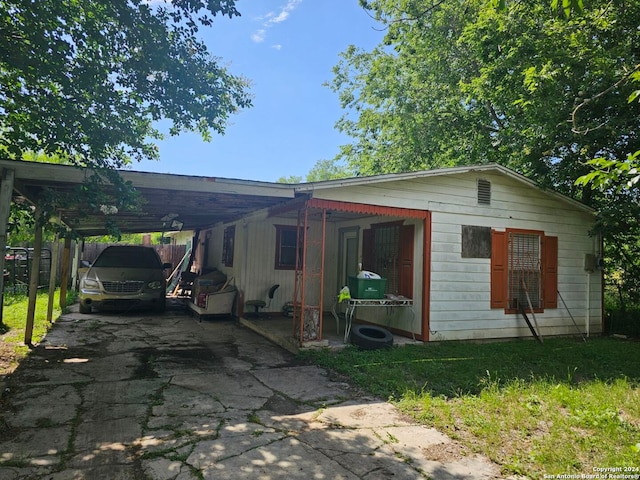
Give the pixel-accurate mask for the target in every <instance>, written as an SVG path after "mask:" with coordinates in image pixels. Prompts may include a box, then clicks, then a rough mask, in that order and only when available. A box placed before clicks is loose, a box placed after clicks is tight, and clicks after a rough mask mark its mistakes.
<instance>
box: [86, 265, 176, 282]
mask: <svg viewBox="0 0 640 480" xmlns="http://www.w3.org/2000/svg"><path fill="white" fill-rule="evenodd" d="M86 278H93V279H96V280H100V281H101V282H127V281H129V282H151V281H154V280H162V281H164V279H165V278H164V272H163V271H162V270H148V269H144V268H120V267H118V268H114V267H93V268H90V269H89V271H88V272H87V275H86Z"/></svg>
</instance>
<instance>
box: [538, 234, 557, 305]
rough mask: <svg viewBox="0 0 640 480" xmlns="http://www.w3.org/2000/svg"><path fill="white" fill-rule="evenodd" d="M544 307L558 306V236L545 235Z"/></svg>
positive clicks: (543, 252) (543, 250) (543, 254)
mask: <svg viewBox="0 0 640 480" xmlns="http://www.w3.org/2000/svg"><path fill="white" fill-rule="evenodd" d="M543 241H544V244H543V247H542V258H543V261H544V279H543V281H544V286H543V293H542V294H543V301H544V308H558V237H544V240H543Z"/></svg>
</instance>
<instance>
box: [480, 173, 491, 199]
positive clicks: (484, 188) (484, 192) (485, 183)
mask: <svg viewBox="0 0 640 480" xmlns="http://www.w3.org/2000/svg"><path fill="white" fill-rule="evenodd" d="M478 205H491V182H490V181H489V180H483V179H481V178H479V179H478Z"/></svg>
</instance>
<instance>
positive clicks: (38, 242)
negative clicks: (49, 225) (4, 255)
mask: <svg viewBox="0 0 640 480" xmlns="http://www.w3.org/2000/svg"><path fill="white" fill-rule="evenodd" d="M34 215H35V217H36V229H35V232H34V241H33V258H32V259H31V272H30V276H29V304H28V306H27V323H26V325H25V327H24V343H25V345H29V346H32V339H33V321H34V318H35V314H36V297H37V295H38V283H39V280H40V256H41V255H42V225H40V222H39V218H40V208H39V207H36V211H35V213H34Z"/></svg>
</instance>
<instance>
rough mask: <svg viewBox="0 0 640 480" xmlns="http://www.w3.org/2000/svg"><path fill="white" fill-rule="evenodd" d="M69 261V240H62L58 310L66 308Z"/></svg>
mask: <svg viewBox="0 0 640 480" xmlns="http://www.w3.org/2000/svg"><path fill="white" fill-rule="evenodd" d="M70 259H71V238H69V237H67V238H65V239H64V249H63V250H62V267H61V268H60V310H64V309H65V308H66V307H67V285H68V284H69V260H70Z"/></svg>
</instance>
